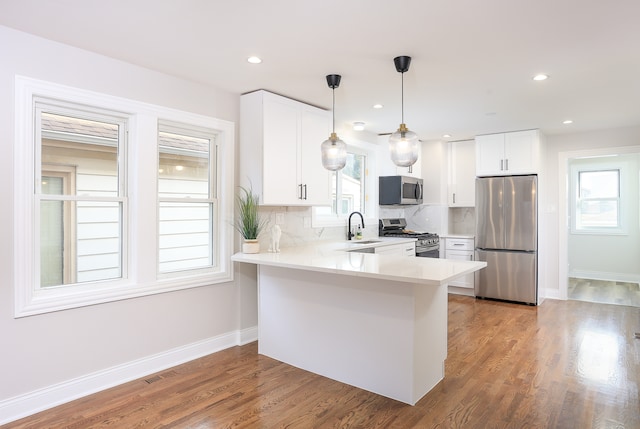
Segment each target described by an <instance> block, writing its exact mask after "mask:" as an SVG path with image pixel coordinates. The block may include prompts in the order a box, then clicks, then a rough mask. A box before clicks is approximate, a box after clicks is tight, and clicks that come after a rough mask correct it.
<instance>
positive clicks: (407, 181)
mask: <svg viewBox="0 0 640 429" xmlns="http://www.w3.org/2000/svg"><path fill="white" fill-rule="evenodd" d="M378 180H379V183H378V190H379V195H378V204H380V205H381V206H397V205H410V204H422V190H423V187H422V179H418V178H417V177H410V176H380V177H379V179H378Z"/></svg>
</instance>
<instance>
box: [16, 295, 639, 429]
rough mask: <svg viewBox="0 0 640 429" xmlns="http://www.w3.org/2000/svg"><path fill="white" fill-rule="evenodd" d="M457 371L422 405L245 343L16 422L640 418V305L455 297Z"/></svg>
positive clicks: (358, 424)
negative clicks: (324, 374)
mask: <svg viewBox="0 0 640 429" xmlns="http://www.w3.org/2000/svg"><path fill="white" fill-rule="evenodd" d="M448 323H449V325H448V326H449V341H448V344H449V348H448V358H447V361H446V376H445V379H444V380H443V381H442V382H440V383H439V384H438V385H437V386H436V387H435V388H434V389H433V390H432V391H431V392H429V393H428V394H427V395H426V396H425V397H424V398H422V399H421V400H420V401H419V402H418V404H416V405H415V406H413V407H412V406H409V405H406V404H402V403H400V402H397V401H394V400H392V399H388V398H384V397H382V396H378V395H376V394H373V393H369V392H366V391H363V390H360V389H357V388H355V387H351V386H348V385H345V384H341V383H338V382H335V381H332V380H329V379H327V378H324V377H321V376H318V375H314V374H311V373H308V372H306V371H303V370H300V369H297V368H294V367H291V366H288V365H286V364H283V363H281V362H278V361H275V360H273V359H270V358H268V357H265V356H260V355H258V354H257V343H252V344H249V345H246V346H242V347H234V348H231V349H227V350H224V351H221V352H219V353H215V354H212V355H209V356H206V357H203V358H201V359H197V360H195V361H192V362H188V363H186V364H183V365H180V366H177V367H174V368H171V369H168V370H166V371H163V372H161V373H158V374H154V375H150V376H148V377H146V378H145V379H141V380H136V381H132V382H130V383H126V384H124V385H121V386H118V387H115V388H112V389H109V390H106V391H104V392H101V393H97V394H95V395H91V396H88V397H85V398H82V399H79V400H77V401H74V402H71V403H68V404H65V405H62V406H59V407H56V408H54V409H51V410H49V411H45V412H42V413H39V414H36V415H34V416H31V417H29V418H26V419H23V420H21V421H17V422H14V423H11V424H8V425H6V426H4V428H6V429H9V428H83V429H84V428H103V427H110V428H161V427H162V428H305V429H306V428H402V429H404V428H581V429H582V428H602V429H605V428H606V429H613V428H616V429H618V428H640V397H639V391H640V340H637V339H634V332H635V331H638V330H640V309H638V308H634V307H626V306H615V305H602V304H593V303H588V302H580V301H553V300H547V301H545V303H544V304H543V305H542V306H539V307H529V306H524V305H517V304H508V303H502V302H495V301H488V300H478V301H476V300H475V299H473V298H469V297H463V296H455V295H450V296H449V322H448Z"/></svg>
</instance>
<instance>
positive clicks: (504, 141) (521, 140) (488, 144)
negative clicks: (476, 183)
mask: <svg viewBox="0 0 640 429" xmlns="http://www.w3.org/2000/svg"><path fill="white" fill-rule="evenodd" d="M475 142H476V175H477V176H506V175H512V174H535V173H538V170H539V158H540V132H539V131H538V130H527V131H516V132H512V133H502V134H488V135H483V136H476V139H475Z"/></svg>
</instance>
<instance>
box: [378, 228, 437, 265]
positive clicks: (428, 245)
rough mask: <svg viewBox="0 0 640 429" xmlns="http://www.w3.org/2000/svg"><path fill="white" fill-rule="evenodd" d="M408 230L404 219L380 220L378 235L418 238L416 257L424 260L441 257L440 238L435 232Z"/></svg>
mask: <svg viewBox="0 0 640 429" xmlns="http://www.w3.org/2000/svg"><path fill="white" fill-rule="evenodd" d="M406 228H407V220H406V219H404V218H391V219H380V220H379V221H378V235H379V236H380V237H410V238H416V239H417V240H416V256H419V257H423V258H439V257H440V237H438V234H434V233H433V232H418V231H411V230H408V229H406Z"/></svg>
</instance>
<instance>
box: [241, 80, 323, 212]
mask: <svg viewBox="0 0 640 429" xmlns="http://www.w3.org/2000/svg"><path fill="white" fill-rule="evenodd" d="M330 132H331V114H330V112H328V111H326V110H322V109H320V108H317V107H314V106H311V105H308V104H304V103H301V102H299V101H296V100H292V99H289V98H286V97H282V96H280V95H276V94H273V93H270V92H268V91H264V90H259V91H254V92H251V93H248V94H244V95H242V96H241V97H240V149H239V154H240V177H239V179H240V183H242V184H243V186H245V187H248V186H251V187H252V188H253V192H254V193H255V194H257V195H258V196H259V198H260V200H259V201H260V204H262V205H271V206H311V205H330V204H331V194H330V175H329V172H328V171H327V170H325V169H324V167H322V157H321V153H320V145H321V144H322V142H323V141H324V140H326V139H327V138H328V137H329V134H330Z"/></svg>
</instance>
